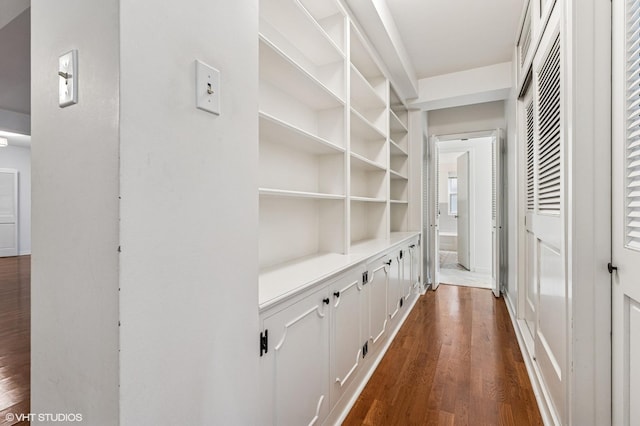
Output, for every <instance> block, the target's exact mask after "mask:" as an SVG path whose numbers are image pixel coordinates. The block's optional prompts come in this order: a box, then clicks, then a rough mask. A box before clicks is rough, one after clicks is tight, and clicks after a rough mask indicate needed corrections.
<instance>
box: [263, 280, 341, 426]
mask: <svg viewBox="0 0 640 426" xmlns="http://www.w3.org/2000/svg"><path fill="white" fill-rule="evenodd" d="M329 303H330V299H329V294H328V289H327V287H325V288H324V289H323V290H321V291H318V292H315V293H313V294H311V295H310V296H308V297H306V298H304V299H302V300H300V301H298V302H296V303H295V304H293V305H291V306H289V307H287V308H285V309H283V310H280V311H279V312H275V313H273V314H271V315H270V314H267V316H266V317H265V319H264V322H263V327H264V330H266V331H267V332H268V351H267V352H266V353H265V354H263V356H262V358H261V362H262V374H263V376H262V392H263V399H264V411H265V413H264V415H265V416H266V417H265V418H269V419H271V424H274V425H276V424H277V425H312V424H317V425H319V424H322V422H323V421H324V419H325V417H326V416H327V414H328V413H329V380H328V379H329V311H330V307H329Z"/></svg>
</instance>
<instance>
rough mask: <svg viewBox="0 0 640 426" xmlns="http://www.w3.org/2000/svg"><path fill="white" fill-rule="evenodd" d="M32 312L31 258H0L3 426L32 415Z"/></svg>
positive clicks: (0, 416)
mask: <svg viewBox="0 0 640 426" xmlns="http://www.w3.org/2000/svg"><path fill="white" fill-rule="evenodd" d="M30 310H31V257H30V256H18V257H3V258H0V425H3V426H4V425H13V424H17V421H10V420H11V417H12V416H11V415H12V414H20V413H22V414H26V413H29V381H30V370H31V369H30V346H31V344H30V330H31V312H30ZM9 413H11V414H9ZM7 414H9V416H7ZM20 424H28V423H26V422H23V423H20Z"/></svg>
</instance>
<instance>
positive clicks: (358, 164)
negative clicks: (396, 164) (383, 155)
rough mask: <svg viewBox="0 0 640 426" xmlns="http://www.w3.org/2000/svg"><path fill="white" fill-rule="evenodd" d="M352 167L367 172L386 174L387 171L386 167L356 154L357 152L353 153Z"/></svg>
mask: <svg viewBox="0 0 640 426" xmlns="http://www.w3.org/2000/svg"><path fill="white" fill-rule="evenodd" d="M351 167H352V168H354V169H357V170H363V171H367V172H384V171H386V170H387V168H386V167H385V166H384V165H382V164H380V163H376V162H374V161H371V160H369V159H368V158H366V157H363V156H362V155H360V154H356V153H355V152H352V153H351Z"/></svg>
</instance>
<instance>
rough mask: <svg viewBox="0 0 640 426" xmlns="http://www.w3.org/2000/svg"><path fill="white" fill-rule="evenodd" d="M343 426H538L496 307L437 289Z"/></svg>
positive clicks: (457, 290) (472, 294)
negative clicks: (432, 425)
mask: <svg viewBox="0 0 640 426" xmlns="http://www.w3.org/2000/svg"><path fill="white" fill-rule="evenodd" d="M344 424H345V425H360V424H364V425H396V424H398V425H400V424H401V425H409V424H411V425H423V424H440V425H445V424H446V425H449V424H450V425H454V424H455V425H468V424H473V425H498V424H500V425H518V426H521V425H541V424H542V420H541V418H540V415H539V412H538V407H537V404H536V400H535V397H534V394H533V390H532V388H531V383H530V381H529V377H528V375H527V371H526V368H525V364H524V361H523V359H522V355H521V353H520V350H519V348H518V343H517V341H516V337H515V334H514V331H513V326H512V324H511V320H510V318H509V314H508V312H507V309H506V306H505V303H504V300H503V299H495V298H494V297H493V295H492V293H491V291H490V290H485V289H477V288H468V287H457V286H448V285H441V286H440V287H439V289H438V290H437V291H436V292H431V291H429V292H427V294H426V295H425V296H423V297H422V298H420V299H419V300H418V302H417V304H416V307H415V308H414V310H413V311H412V312H411V314H410V315H409V317H408V318H407V321H406V322H405V324H404V326H403V327H402V329H401V330H400V331H399V333H398V335H397V337H396V339H395V340H394V342H393V343H392V345H391V346H390V348H389V350H388V352H387V354H386V355H385V357H384V358H383V360H382V362H381V363H380V365H379V366H378V368H377V370H376V372H375V373H374V374H373V376H372V377H371V380H370V381H369V383H368V385H367V386H366V387H365V389H364V390H363V392H362V394H361V395H360V397H359V398H358V400H357V402H356V404H355V405H354V407H353V409H352V410H351V413H350V414H349V416H348V417H347V419H346V421H345V422H344Z"/></svg>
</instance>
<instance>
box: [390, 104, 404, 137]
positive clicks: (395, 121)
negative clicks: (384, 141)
mask: <svg viewBox="0 0 640 426" xmlns="http://www.w3.org/2000/svg"><path fill="white" fill-rule="evenodd" d="M389 116H390V120H389V121H390V123H389V125H390V127H391V133H407V132H408V130H407V126H405V125H404V123H403V122H402V121H401V120H400V118H398V116H397V115H396V113H395V112H393V110H391V109H390V110H389Z"/></svg>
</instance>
